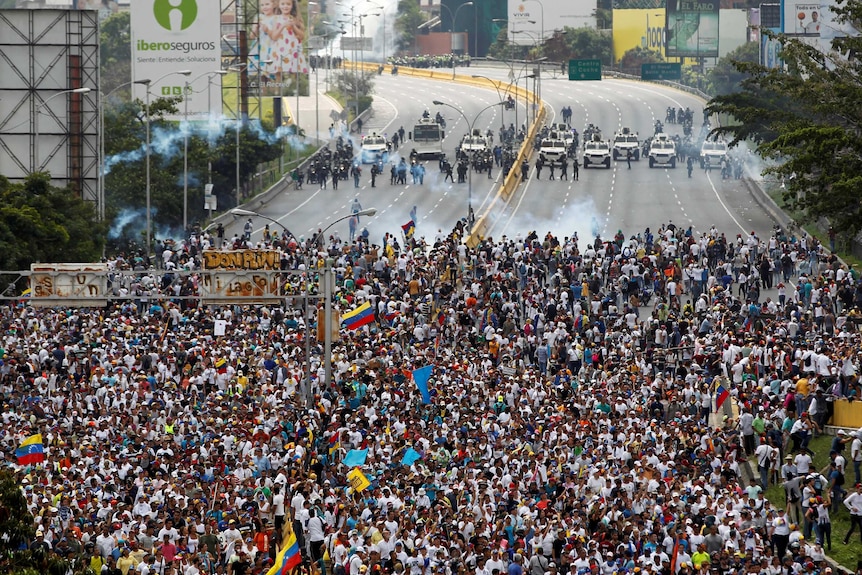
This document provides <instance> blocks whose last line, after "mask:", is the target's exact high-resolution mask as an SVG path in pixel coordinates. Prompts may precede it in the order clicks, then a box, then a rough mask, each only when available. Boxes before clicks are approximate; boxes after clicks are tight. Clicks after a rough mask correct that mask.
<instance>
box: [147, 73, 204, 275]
mask: <svg viewBox="0 0 862 575" xmlns="http://www.w3.org/2000/svg"><path fill="white" fill-rule="evenodd" d="M191 73H192V71H191V70H180V71H178V72H168V73H167V74H164V75H163V76H159V77H158V78H156V79H155V80H150V79H149V78H147V79H145V80H136V81H135V84H141V85H142V86H145V87H146V92H145V96H144V99H145V100H146V107H147V110H146V121H147V234H146V238H147V267H149V266H150V253H151V252H152V248H153V246H152V217H153V214H152V210H151V209H150V198H151V195H150V193H151V190H150V86H152V85H153V84H154V83H157V82H160V81H161V80H164V79H165V78H167V77H168V76H173V75H174V74H180V75H182V76H189V75H191Z"/></svg>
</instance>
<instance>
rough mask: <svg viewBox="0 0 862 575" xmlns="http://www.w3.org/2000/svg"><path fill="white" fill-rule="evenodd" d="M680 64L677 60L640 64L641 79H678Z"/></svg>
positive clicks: (680, 71)
mask: <svg viewBox="0 0 862 575" xmlns="http://www.w3.org/2000/svg"><path fill="white" fill-rule="evenodd" d="M680 79H682V65H681V64H680V63H679V62H652V63H650V64H641V80H680Z"/></svg>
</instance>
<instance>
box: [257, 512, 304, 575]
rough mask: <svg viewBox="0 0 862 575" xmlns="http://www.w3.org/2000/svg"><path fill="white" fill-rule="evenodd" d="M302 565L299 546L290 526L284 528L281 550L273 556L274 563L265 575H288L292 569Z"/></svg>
mask: <svg viewBox="0 0 862 575" xmlns="http://www.w3.org/2000/svg"><path fill="white" fill-rule="evenodd" d="M300 563H302V556H301V555H300V554H299V545H298V544H297V542H296V534H295V533H294V532H293V529H292V528H291V526H290V524H289V523H287V524H285V526H284V539H282V541H281V550H280V551H279V552H278V554H277V555H276V556H275V563H274V564H273V566H272V567H270V568H269V571H267V572H266V575H288V573H290V572H291V571H292V570H293V569H295V568H296V567H298V566H299V564H300Z"/></svg>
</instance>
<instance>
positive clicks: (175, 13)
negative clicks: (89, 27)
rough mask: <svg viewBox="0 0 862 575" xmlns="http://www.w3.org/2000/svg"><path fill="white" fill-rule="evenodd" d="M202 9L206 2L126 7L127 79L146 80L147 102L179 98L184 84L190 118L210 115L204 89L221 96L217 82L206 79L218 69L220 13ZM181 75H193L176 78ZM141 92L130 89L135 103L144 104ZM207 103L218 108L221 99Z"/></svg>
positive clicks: (142, 2) (157, 0)
mask: <svg viewBox="0 0 862 575" xmlns="http://www.w3.org/2000/svg"><path fill="white" fill-rule="evenodd" d="M207 4H209V3H208V2H207V1H206V0H135V1H134V2H132V4H131V29H132V79H133V80H134V81H136V82H140V81H141V80H150V81H151V84H150V86H149V90H150V99H151V100H152V99H155V98H159V97H168V96H183V92H185V89H184V88H185V84H186V82H187V81H188V82H191V85H190V86H189V88H190V90H189V93H188V94H187V95H186V97H187V98H188V112H189V116H192V117H193V116H204V115H208V114H209V113H210V110H209V109H208V108H207V106H208V94H207V90H208V89H209V90H212V91H214V93H216V94H221V77H220V76H218V75H211V76H210V75H208V72H215V71H217V70H218V69H219V68H220V67H221V44H220V36H219V26H220V23H219V20H220V14H221V11H220V10H213V9H212V7H211V6H208V5H207ZM182 70H191V72H192V73H191V75H190V76H182V75H180V74H176V73H175V72H180V71H182ZM172 72H174V73H172ZM208 80H209V81H210V83H211V84H212V86H209V85H208V84H207V81H208ZM146 91H147V86H146V85H144V84H134V97H135V98H140V99H141V100H142V101H145V100H146ZM212 101H213V102H215V103H214V105H213V107H214V108H216V109H218V108H217V106H220V104H221V98H220V97H218V98H212ZM181 109H182V106H181Z"/></svg>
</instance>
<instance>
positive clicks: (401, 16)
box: [395, 0, 427, 52]
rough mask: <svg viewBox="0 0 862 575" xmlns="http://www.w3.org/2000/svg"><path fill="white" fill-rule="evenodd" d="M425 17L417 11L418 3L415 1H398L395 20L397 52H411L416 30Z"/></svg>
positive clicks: (421, 12) (423, 13)
mask: <svg viewBox="0 0 862 575" xmlns="http://www.w3.org/2000/svg"><path fill="white" fill-rule="evenodd" d="M425 20H427V16H426V15H425V12H423V11H422V10H420V9H419V3H418V2H416V1H415V0H399V2H398V16H397V17H396V18H395V32H396V33H397V35H398V36H397V40H396V42H395V43H396V45H397V46H398V50H400V51H404V52H412V51H413V47H414V46H415V45H416V30H417V28H419V26H421V25H422V24H423V23H424V22H425Z"/></svg>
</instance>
